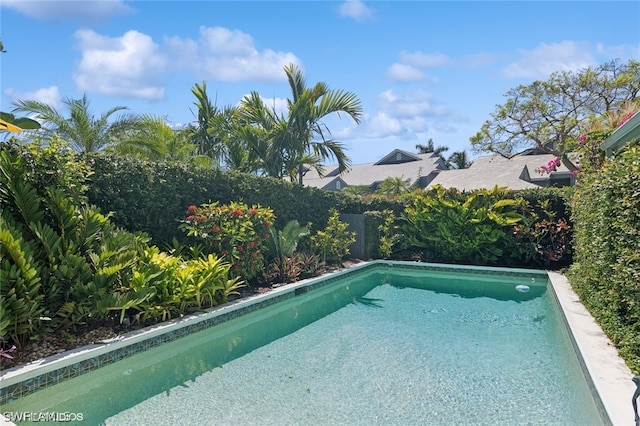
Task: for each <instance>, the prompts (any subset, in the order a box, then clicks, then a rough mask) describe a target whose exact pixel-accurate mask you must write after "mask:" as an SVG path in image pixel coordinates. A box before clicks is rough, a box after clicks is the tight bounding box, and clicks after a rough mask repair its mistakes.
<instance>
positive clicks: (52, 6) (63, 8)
mask: <svg viewBox="0 0 640 426" xmlns="http://www.w3.org/2000/svg"><path fill="white" fill-rule="evenodd" d="M2 7H6V8H9V9H13V10H16V11H18V12H20V13H23V14H24V15H27V16H29V17H31V18H35V19H40V20H45V21H61V20H69V21H75V22H80V23H82V24H84V25H86V24H89V23H91V24H96V23H101V22H105V21H107V20H108V19H109V18H111V17H112V16H116V15H124V14H129V13H132V12H133V11H134V9H132V8H131V7H129V6H128V5H126V4H124V1H122V0H98V1H92V0H85V1H73V0H66V1H60V0H39V1H29V0H2Z"/></svg>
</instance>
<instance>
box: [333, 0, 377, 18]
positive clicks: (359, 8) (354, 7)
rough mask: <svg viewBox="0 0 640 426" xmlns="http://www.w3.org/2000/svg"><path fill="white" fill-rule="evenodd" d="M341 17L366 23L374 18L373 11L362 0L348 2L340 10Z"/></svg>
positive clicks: (348, 0) (349, 0)
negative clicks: (365, 21)
mask: <svg viewBox="0 0 640 426" xmlns="http://www.w3.org/2000/svg"><path fill="white" fill-rule="evenodd" d="M338 13H340V16H344V17H347V18H353V19H355V20H356V21H364V20H367V19H370V18H372V17H373V10H372V9H371V8H369V7H367V5H365V4H364V3H363V2H362V1H360V0H347V1H345V2H344V3H342V4H341V5H340V7H339V8H338Z"/></svg>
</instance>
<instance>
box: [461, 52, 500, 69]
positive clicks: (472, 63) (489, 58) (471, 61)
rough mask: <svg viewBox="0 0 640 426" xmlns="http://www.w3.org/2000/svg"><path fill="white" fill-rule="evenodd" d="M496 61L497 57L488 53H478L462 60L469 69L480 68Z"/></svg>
mask: <svg viewBox="0 0 640 426" xmlns="http://www.w3.org/2000/svg"><path fill="white" fill-rule="evenodd" d="M496 60H498V57H497V55H495V54H493V53H488V52H478V53H475V54H473V55H468V56H466V57H465V58H464V63H465V65H466V66H467V67H469V68H472V69H473V68H480V67H486V66H488V65H491V64H493V63H495V62H496Z"/></svg>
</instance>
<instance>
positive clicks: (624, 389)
mask: <svg viewBox="0 0 640 426" xmlns="http://www.w3.org/2000/svg"><path fill="white" fill-rule="evenodd" d="M547 274H548V275H549V281H550V283H551V286H552V288H553V290H554V293H555V296H556V300H557V301H558V302H559V304H560V306H561V307H562V309H561V313H562V314H563V317H564V320H565V322H566V323H567V325H568V329H569V330H570V331H571V337H572V340H573V342H572V343H573V344H574V346H575V347H576V349H578V354H580V355H581V356H580V357H579V358H581V361H582V363H583V368H585V369H586V370H587V372H588V377H590V378H591V382H592V384H593V386H594V387H595V389H596V391H597V394H598V395H599V396H600V401H601V402H602V405H603V406H604V409H605V410H606V413H607V415H608V417H609V419H610V421H611V424H613V425H614V426H618V425H619V426H625V425H628V426H631V425H633V424H635V420H634V416H633V407H632V405H631V397H632V396H633V393H634V392H635V389H636V386H635V385H634V383H633V382H632V381H631V379H632V378H633V373H632V371H631V369H630V368H629V367H628V366H627V365H626V363H625V362H624V360H623V359H622V358H621V357H620V355H619V354H618V350H617V349H616V347H615V346H614V345H613V343H612V342H611V340H610V339H609V337H608V336H607V335H606V334H605V333H604V332H603V331H602V328H600V326H599V325H598V324H597V323H596V322H595V320H594V319H593V317H592V316H591V314H590V313H589V311H588V310H587V308H585V306H584V305H583V304H582V303H581V302H580V298H579V297H578V295H577V294H576V293H575V292H574V291H573V288H572V287H571V284H570V283H569V280H568V279H567V277H565V276H564V275H563V274H561V273H559V272H554V271H547Z"/></svg>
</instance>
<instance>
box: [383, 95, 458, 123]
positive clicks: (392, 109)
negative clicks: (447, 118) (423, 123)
mask: <svg viewBox="0 0 640 426" xmlns="http://www.w3.org/2000/svg"><path fill="white" fill-rule="evenodd" d="M378 100H379V102H378V103H379V105H380V109H381V110H383V111H387V112H389V113H391V114H392V115H393V116H397V117H403V118H412V117H416V116H425V115H426V116H444V115H446V114H447V111H446V109H445V108H443V107H441V106H438V105H434V104H433V102H432V99H431V95H430V94H429V93H427V92H425V91H423V90H417V91H413V92H411V93H409V94H407V95H404V96H398V95H397V94H396V93H394V92H393V91H391V90H387V91H385V92H382V93H381V94H380V95H379V96H378Z"/></svg>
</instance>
